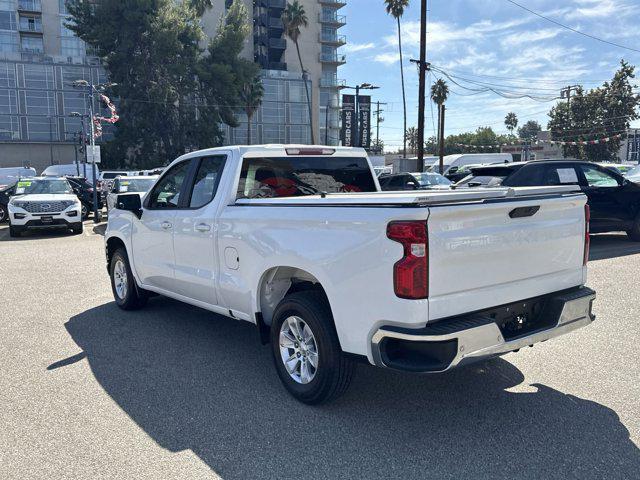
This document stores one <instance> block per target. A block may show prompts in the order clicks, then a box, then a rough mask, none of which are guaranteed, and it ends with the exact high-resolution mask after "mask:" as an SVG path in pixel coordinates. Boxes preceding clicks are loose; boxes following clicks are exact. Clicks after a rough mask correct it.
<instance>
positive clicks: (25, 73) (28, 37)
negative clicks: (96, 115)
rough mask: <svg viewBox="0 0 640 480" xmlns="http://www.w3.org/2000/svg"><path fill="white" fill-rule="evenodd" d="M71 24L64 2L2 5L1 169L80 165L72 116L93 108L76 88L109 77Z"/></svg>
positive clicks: (3, 1) (20, 0) (1, 0)
mask: <svg viewBox="0 0 640 480" xmlns="http://www.w3.org/2000/svg"><path fill="white" fill-rule="evenodd" d="M67 19H68V15H67V12H66V8H65V4H64V0H0V167H3V166H23V165H29V166H32V167H34V168H36V170H38V171H41V170H42V169H44V168H45V167H46V166H48V165H51V164H57V163H69V162H72V161H74V159H75V155H76V154H77V150H76V146H77V138H78V134H79V132H80V130H81V123H80V122H81V121H80V119H79V118H74V117H70V114H71V113H73V112H78V113H82V114H87V113H88V104H87V99H86V96H85V94H84V93H83V92H82V91H78V90H77V89H75V88H74V87H73V86H72V85H71V84H72V82H73V81H74V80H79V79H84V80H91V81H93V82H95V83H101V82H105V81H106V73H105V71H104V69H103V68H101V66H100V62H99V61H98V59H97V58H96V57H95V56H92V55H91V51H90V50H88V49H87V46H86V45H85V43H84V42H83V41H81V40H80V39H78V38H77V37H75V36H74V35H73V33H72V32H71V31H70V30H69V29H67V28H66V27H65V23H66V22H67ZM109 135H111V132H107V138H109Z"/></svg>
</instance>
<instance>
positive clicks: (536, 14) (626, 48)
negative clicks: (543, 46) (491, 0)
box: [507, 0, 640, 53]
mask: <svg viewBox="0 0 640 480" xmlns="http://www.w3.org/2000/svg"><path fill="white" fill-rule="evenodd" d="M507 2H509V3H512V4H513V5H515V6H516V7H520V8H522V9H523V10H526V11H527V12H529V13H531V14H533V15H535V16H537V17H540V18H542V19H544V20H546V21H547V22H551V23H553V24H554V25H557V26H559V27H562V28H564V29H567V30H569V31H571V32H573V33H577V34H578V35H582V36H584V37H588V38H591V39H592V40H596V41H598V42H602V43H606V44H608V45H612V46H614V47H618V48H623V49H625V50H630V51H632V52H636V53H640V50H638V49H636V48H632V47H628V46H626V45H621V44H619V43H615V42H610V41H609V40H605V39H604V38H600V37H596V36H595V35H591V34H589V33H585V32H581V31H580V30H576V29H575V28H573V27H570V26H569V25H565V24H564V23H560V22H559V21H557V20H554V19H553V18H550V17H547V16H545V15H542V14H541V13H538V12H535V11H533V10H531V9H530V8H527V7H525V6H524V5H521V4H519V3H518V2H515V1H514V0H507Z"/></svg>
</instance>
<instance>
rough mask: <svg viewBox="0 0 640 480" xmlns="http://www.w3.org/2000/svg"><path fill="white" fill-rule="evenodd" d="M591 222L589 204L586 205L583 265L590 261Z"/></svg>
mask: <svg viewBox="0 0 640 480" xmlns="http://www.w3.org/2000/svg"><path fill="white" fill-rule="evenodd" d="M589 223H591V209H590V208H589V205H588V204H587V205H585V206H584V257H583V259H582V265H587V262H588V261H589V248H590V246H591V238H590V237H589Z"/></svg>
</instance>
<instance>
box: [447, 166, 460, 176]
mask: <svg viewBox="0 0 640 480" xmlns="http://www.w3.org/2000/svg"><path fill="white" fill-rule="evenodd" d="M458 170H459V167H451V168H450V169H449V171H448V172H447V173H448V174H449V175H453V174H454V173H456V172H457V171H458Z"/></svg>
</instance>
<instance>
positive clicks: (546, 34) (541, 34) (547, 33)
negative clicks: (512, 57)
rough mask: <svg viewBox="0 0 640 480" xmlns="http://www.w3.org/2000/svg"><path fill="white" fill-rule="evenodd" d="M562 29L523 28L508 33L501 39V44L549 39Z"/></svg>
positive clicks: (513, 44)
mask: <svg viewBox="0 0 640 480" xmlns="http://www.w3.org/2000/svg"><path fill="white" fill-rule="evenodd" d="M560 33H562V30H559V29H556V28H544V29H541V30H524V31H520V32H515V33H510V34H509V35H507V36H506V37H504V39H503V40H502V43H503V44H506V45H510V46H516V45H522V44H526V43H532V42H539V41H541V40H549V39H552V38H555V37H557V36H558V35H560Z"/></svg>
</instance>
